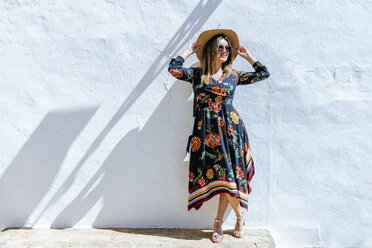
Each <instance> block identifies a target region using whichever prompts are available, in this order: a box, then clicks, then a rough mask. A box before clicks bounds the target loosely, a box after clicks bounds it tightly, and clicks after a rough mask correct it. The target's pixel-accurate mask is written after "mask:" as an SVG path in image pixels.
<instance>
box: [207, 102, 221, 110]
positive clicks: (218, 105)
mask: <svg viewBox="0 0 372 248" xmlns="http://www.w3.org/2000/svg"><path fill="white" fill-rule="evenodd" d="M208 105H209V109H210V110H211V111H214V112H219V111H220V110H221V107H222V105H221V103H218V102H212V101H210V102H209V103H208Z"/></svg>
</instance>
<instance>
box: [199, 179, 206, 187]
mask: <svg viewBox="0 0 372 248" xmlns="http://www.w3.org/2000/svg"><path fill="white" fill-rule="evenodd" d="M198 184H200V186H202V187H203V186H204V185H205V180H204V178H203V177H201V178H200V179H199V180H198Z"/></svg>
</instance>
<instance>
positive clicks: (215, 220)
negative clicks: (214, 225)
mask: <svg viewBox="0 0 372 248" xmlns="http://www.w3.org/2000/svg"><path fill="white" fill-rule="evenodd" d="M214 221H217V222H221V223H223V220H219V219H214Z"/></svg>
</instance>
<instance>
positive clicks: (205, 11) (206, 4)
mask: <svg viewBox="0 0 372 248" xmlns="http://www.w3.org/2000/svg"><path fill="white" fill-rule="evenodd" d="M221 2H222V0H208V1H205V0H202V1H200V2H199V3H198V4H197V5H196V6H195V8H194V9H193V10H192V12H191V13H190V15H189V16H188V18H187V19H186V20H185V21H184V23H183V24H182V25H181V27H180V28H179V29H178V30H177V32H176V33H175V35H174V36H173V37H172V38H171V40H170V42H169V43H168V44H167V45H166V46H165V48H164V49H163V51H161V53H160V54H159V55H158V56H157V58H156V59H155V60H154V62H153V63H152V64H151V66H150V68H149V69H148V70H147V72H146V73H145V75H144V76H143V77H142V79H141V80H140V81H139V83H138V85H137V86H136V87H135V88H134V90H133V91H132V92H131V93H130V94H129V96H128V98H127V99H126V100H125V101H124V103H123V105H122V106H121V107H120V108H119V110H118V111H117V112H116V113H115V115H114V116H113V117H112V119H111V120H110V121H109V122H108V124H107V125H106V127H105V128H104V129H103V130H102V131H101V133H100V134H99V135H98V136H97V138H96V139H95V140H94V141H93V143H92V145H91V146H90V147H89V149H88V150H87V152H86V153H85V155H84V156H83V157H82V158H81V160H80V161H79V162H78V164H77V165H76V166H75V168H74V170H73V171H72V172H71V174H70V175H69V177H68V178H67V180H66V181H65V182H64V183H63V185H62V186H61V187H60V188H59V190H58V191H57V192H56V194H55V195H54V196H53V198H52V199H51V200H50V202H49V203H48V204H47V205H46V206H45V208H44V210H43V211H41V212H40V214H39V216H38V217H37V218H35V222H36V221H37V220H38V219H39V218H40V216H42V214H43V213H44V212H45V211H46V209H48V208H49V207H50V206H51V205H52V204H53V203H55V202H57V201H58V199H59V198H60V197H61V196H62V195H63V194H64V193H65V192H66V191H68V190H69V188H70V186H71V185H72V184H73V181H74V180H75V178H76V177H77V173H78V171H79V170H80V168H81V167H82V165H83V164H84V163H85V162H86V161H87V159H88V158H89V157H90V156H91V155H92V154H93V153H94V152H95V151H96V149H97V148H98V147H99V145H100V144H101V142H102V140H103V139H104V138H105V137H106V135H107V134H108V133H109V132H110V130H111V129H112V128H113V127H114V126H115V125H116V123H117V122H118V121H119V120H120V119H121V117H122V116H123V115H125V113H126V112H127V111H128V110H129V109H130V107H131V106H132V105H133V104H134V102H135V101H136V100H137V99H138V98H139V97H140V95H141V94H142V92H144V91H145V90H146V88H147V87H148V86H149V85H150V84H151V83H152V82H153V81H154V80H155V79H156V75H159V74H160V73H161V72H162V71H163V70H164V68H166V66H167V65H168V63H169V55H170V56H173V55H174V54H175V53H177V52H178V51H179V50H180V49H181V48H183V47H184V46H185V44H187V43H189V41H190V39H191V38H193V37H194V35H195V34H196V33H197V32H198V31H199V30H200V29H201V28H202V27H203V25H204V24H205V22H206V21H207V20H208V18H209V17H210V16H211V15H212V13H213V12H214V11H215V10H216V9H217V7H218V6H219V4H220V3H221ZM154 75H155V76H154ZM99 172H100V171H98V172H97V173H99Z"/></svg>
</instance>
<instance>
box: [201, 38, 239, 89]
mask: <svg viewBox="0 0 372 248" xmlns="http://www.w3.org/2000/svg"><path fill="white" fill-rule="evenodd" d="M221 39H225V40H226V41H227V43H228V44H229V46H231V42H230V40H229V39H228V38H227V37H226V36H225V35H223V34H218V35H215V36H213V37H212V38H211V39H209V40H208V42H207V43H206V44H205V47H204V50H203V57H202V59H201V61H200V73H201V82H203V83H204V84H210V83H211V80H212V79H211V74H212V65H213V63H214V59H215V58H216V56H217V48H218V42H219V41H220V40H221ZM231 70H232V61H231V52H230V53H229V56H228V58H227V60H226V62H224V63H223V64H222V73H223V74H222V75H223V76H225V77H226V76H227V75H229V74H230V72H231Z"/></svg>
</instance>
